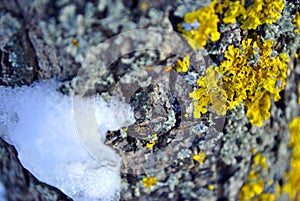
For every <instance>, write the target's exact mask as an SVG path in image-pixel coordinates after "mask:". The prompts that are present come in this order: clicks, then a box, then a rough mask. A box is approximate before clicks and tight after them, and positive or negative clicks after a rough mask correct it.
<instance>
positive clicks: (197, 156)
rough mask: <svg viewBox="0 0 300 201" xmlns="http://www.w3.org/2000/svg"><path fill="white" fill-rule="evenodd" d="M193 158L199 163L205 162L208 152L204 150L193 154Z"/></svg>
mask: <svg viewBox="0 0 300 201" xmlns="http://www.w3.org/2000/svg"><path fill="white" fill-rule="evenodd" d="M193 159H194V160H195V161H197V162H198V163H199V164H203V163H204V161H205V159H206V154H205V152H204V151H200V152H199V153H197V154H195V155H194V156H193Z"/></svg>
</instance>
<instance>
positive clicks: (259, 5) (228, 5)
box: [216, 0, 284, 29]
mask: <svg viewBox="0 0 300 201" xmlns="http://www.w3.org/2000/svg"><path fill="white" fill-rule="evenodd" d="M249 2H250V5H249V6H248V7H247V8H246V7H245V3H244V0H237V1H230V0H225V1H221V2H220V3H219V4H218V5H217V6H216V11H217V12H218V13H220V14H224V17H223V22H224V23H225V24H230V23H235V22H236V20H237V19H239V21H240V22H241V28H242V29H256V28H257V27H258V26H260V25H262V24H272V23H274V22H276V21H277V20H278V19H279V17H280V16H281V11H282V10H283V8H284V2H283V0H272V1H268V0H252V1H249Z"/></svg>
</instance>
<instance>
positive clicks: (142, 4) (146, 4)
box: [140, 1, 148, 11]
mask: <svg viewBox="0 0 300 201" xmlns="http://www.w3.org/2000/svg"><path fill="white" fill-rule="evenodd" d="M140 8H141V10H143V11H145V10H147V8H148V3H147V2H145V1H143V2H142V3H141V5H140Z"/></svg>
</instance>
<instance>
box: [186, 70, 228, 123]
mask: <svg viewBox="0 0 300 201" xmlns="http://www.w3.org/2000/svg"><path fill="white" fill-rule="evenodd" d="M197 84H198V88H197V89H196V90H195V91H193V92H191V93H190V94H189V96H190V98H192V99H193V100H196V102H194V113H193V116H194V118H200V116H201V114H205V113H206V112H207V107H208V105H211V109H212V110H214V111H215V112H216V113H217V114H218V115H224V114H225V113H226V93H225V90H224V89H223V88H222V83H221V82H220V80H218V73H217V71H216V70H215V69H214V68H213V67H212V66H211V67H209V68H207V69H206V73H205V75H204V76H202V77H200V78H199V79H198V80H197Z"/></svg>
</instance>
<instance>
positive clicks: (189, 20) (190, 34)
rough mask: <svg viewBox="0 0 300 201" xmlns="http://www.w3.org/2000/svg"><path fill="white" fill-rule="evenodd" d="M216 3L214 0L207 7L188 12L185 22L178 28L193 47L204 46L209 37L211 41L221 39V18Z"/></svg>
mask: <svg viewBox="0 0 300 201" xmlns="http://www.w3.org/2000/svg"><path fill="white" fill-rule="evenodd" d="M216 3H217V1H216V0H213V2H212V3H211V4H210V5H209V6H207V7H202V8H200V9H199V10H197V11H192V12H190V13H186V15H185V16H184V23H181V24H179V25H178V30H179V31H180V32H182V34H183V36H184V37H185V38H186V39H187V41H188V43H189V44H190V45H191V47H193V48H197V46H198V47H204V46H205V45H206V43H207V39H208V38H209V39H210V40H211V41H217V40H219V39H220V33H219V32H218V22H219V18H218V16H217V15H216V13H215V9H214V7H215V5H216ZM185 26H188V27H189V28H186V27H185Z"/></svg>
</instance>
